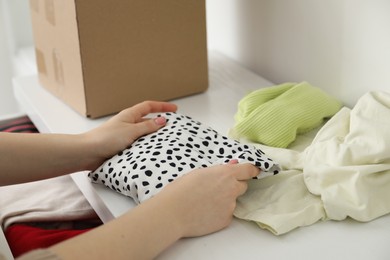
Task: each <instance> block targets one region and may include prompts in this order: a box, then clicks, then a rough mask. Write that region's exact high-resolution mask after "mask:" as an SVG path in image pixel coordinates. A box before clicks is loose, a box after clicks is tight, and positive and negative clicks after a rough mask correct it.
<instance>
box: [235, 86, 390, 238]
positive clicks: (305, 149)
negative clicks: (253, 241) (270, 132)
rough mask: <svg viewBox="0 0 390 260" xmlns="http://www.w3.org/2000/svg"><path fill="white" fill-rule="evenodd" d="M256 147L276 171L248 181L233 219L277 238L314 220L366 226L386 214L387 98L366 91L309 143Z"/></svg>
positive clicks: (389, 182) (389, 176)
mask: <svg viewBox="0 0 390 260" xmlns="http://www.w3.org/2000/svg"><path fill="white" fill-rule="evenodd" d="M311 134H315V131H313V132H311ZM309 135H310V133H309ZM239 141H240V142H246V140H244V139H240V140H239ZM256 145H257V146H259V148H260V149H262V150H263V151H264V152H265V153H267V155H269V156H270V157H272V158H273V159H274V160H275V161H278V162H279V164H280V165H281V167H282V171H281V172H280V173H279V175H278V176H270V177H267V178H264V179H262V180H251V181H250V184H249V188H248V191H247V192H246V193H245V194H244V195H243V196H241V197H240V198H239V200H238V204H237V208H236V210H235V213H234V214H235V216H236V217H238V218H242V219H245V220H250V221H254V222H256V223H257V224H258V225H259V226H260V227H262V228H265V229H268V230H270V231H271V232H272V233H274V234H277V235H280V234H284V233H287V232H289V231H291V230H293V229H295V228H298V227H302V226H307V225H311V224H314V223H316V222H318V221H320V220H328V219H334V220H343V219H345V218H346V217H351V218H353V219H355V220H358V221H370V220H373V219H375V218H377V217H380V216H382V215H385V214H388V213H389V212H390V200H389V198H390V94H389V93H385V92H369V93H367V94H365V95H364V96H362V97H361V98H360V99H359V101H358V102H357V104H356V105H355V107H354V108H353V109H349V108H346V107H345V108H343V109H341V110H340V111H339V112H338V113H337V114H336V115H335V116H334V117H332V119H330V120H329V121H328V122H327V123H326V124H325V125H324V126H322V127H321V128H320V130H319V131H318V133H317V134H316V135H315V138H314V139H312V142H311V141H310V136H308V135H305V136H301V137H299V138H298V139H297V140H296V142H295V143H294V144H293V145H291V146H289V148H288V149H281V148H273V147H266V146H264V145H260V144H256Z"/></svg>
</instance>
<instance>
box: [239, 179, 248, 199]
mask: <svg viewBox="0 0 390 260" xmlns="http://www.w3.org/2000/svg"><path fill="white" fill-rule="evenodd" d="M247 190H248V183H247V182H246V181H239V182H238V183H237V197H238V196H241V195H243V194H244V193H245V192H246V191H247Z"/></svg>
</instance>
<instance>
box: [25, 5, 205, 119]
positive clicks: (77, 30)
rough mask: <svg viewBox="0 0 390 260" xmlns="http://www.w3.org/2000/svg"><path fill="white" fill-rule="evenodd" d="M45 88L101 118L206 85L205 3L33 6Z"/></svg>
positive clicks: (77, 107) (39, 64) (194, 91)
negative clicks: (139, 104)
mask: <svg viewBox="0 0 390 260" xmlns="http://www.w3.org/2000/svg"><path fill="white" fill-rule="evenodd" d="M30 7H31V17H32V25H33V34H34V41H35V47H36V57H37V65H38V71H39V79H40V81H41V84H42V85H43V86H44V87H45V88H47V89H48V90H49V91H51V92H52V93H54V94H55V95H56V96H58V97H59V98H60V99H62V100H63V101H64V102H65V103H67V104H69V105H70V106H71V107H72V108H73V109H75V110H76V111H78V112H79V113H81V114H83V115H85V116H88V117H91V118H96V117H100V116H104V115H108V114H112V113H115V112H118V111H120V110H122V109H124V108H126V107H129V106H132V105H134V104H136V103H139V102H141V101H144V100H171V99H174V98H178V97H183V96H187V95H191V94H195V93H199V92H202V91H205V90H206V89H207V86H208V69H207V44H206V18H205V1H204V0H203V1H202V0H185V1H183V0H110V1H107V0H30Z"/></svg>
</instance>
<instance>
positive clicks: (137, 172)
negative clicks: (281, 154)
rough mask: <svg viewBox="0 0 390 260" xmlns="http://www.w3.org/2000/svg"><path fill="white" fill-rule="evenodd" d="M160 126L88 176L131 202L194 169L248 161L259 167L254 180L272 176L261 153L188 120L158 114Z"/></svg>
mask: <svg viewBox="0 0 390 260" xmlns="http://www.w3.org/2000/svg"><path fill="white" fill-rule="evenodd" d="M159 116H164V117H165V118H166V119H167V123H166V125H165V126H164V127H163V128H161V129H159V130H158V131H157V132H154V133H151V134H149V135H146V136H143V137H141V138H139V139H137V140H136V141H135V142H134V143H133V144H132V145H131V146H130V147H129V148H127V149H125V150H123V151H121V152H120V153H118V154H117V155H115V156H113V157H112V158H111V159H109V160H107V161H106V162H104V163H103V164H102V165H101V166H100V167H99V168H98V169H96V170H95V171H94V172H91V173H89V175H88V176H89V177H90V178H91V180H92V181H93V182H95V183H100V184H103V185H105V186H107V187H109V188H111V189H113V190H115V191H117V192H119V193H121V194H123V195H125V196H129V197H131V198H132V199H134V201H135V202H136V203H141V202H143V201H145V200H147V199H148V198H150V197H152V196H153V195H155V194H156V193H158V192H159V191H160V190H161V189H162V188H163V187H164V186H165V185H167V184H168V183H169V182H172V181H173V180H175V179H176V178H178V177H180V176H182V175H184V174H186V173H188V172H190V171H191V170H194V169H197V168H204V167H208V166H212V165H218V164H224V163H228V162H229V161H230V160H232V159H237V160H238V162H239V163H246V162H247V163H251V164H253V165H255V166H257V167H259V168H260V169H261V173H260V174H259V175H258V176H257V177H256V178H257V179H260V178H264V177H267V176H270V175H275V174H278V173H279V171H280V168H279V165H278V164H277V163H275V162H273V161H272V159H270V158H268V157H267V156H266V155H265V154H264V153H263V152H262V151H261V150H259V149H257V148H255V147H254V146H251V145H246V144H241V143H239V142H237V141H235V140H232V139H229V138H227V137H225V136H223V135H221V134H219V133H217V132H216V131H215V130H213V129H212V128H210V127H206V126H204V125H202V124H201V123H200V122H197V121H195V120H193V119H192V118H190V117H188V116H185V115H180V114H177V113H163V114H160V115H159Z"/></svg>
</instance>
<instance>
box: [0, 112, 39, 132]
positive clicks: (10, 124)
mask: <svg viewBox="0 0 390 260" xmlns="http://www.w3.org/2000/svg"><path fill="white" fill-rule="evenodd" d="M0 132H12V133H38V129H37V128H36V127H35V125H34V124H33V123H32V122H31V120H30V118H29V117H28V116H23V117H19V118H15V119H11V120H7V122H4V123H0Z"/></svg>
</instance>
